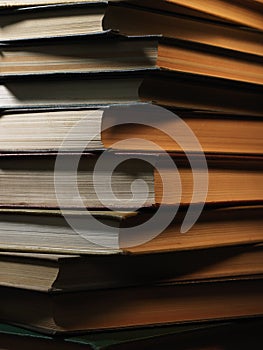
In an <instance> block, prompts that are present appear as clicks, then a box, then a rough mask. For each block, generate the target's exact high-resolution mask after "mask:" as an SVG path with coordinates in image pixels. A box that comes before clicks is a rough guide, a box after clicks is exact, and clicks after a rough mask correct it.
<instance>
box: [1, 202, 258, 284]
mask: <svg viewBox="0 0 263 350" xmlns="http://www.w3.org/2000/svg"><path fill="white" fill-rule="evenodd" d="M261 213H262V206H254V207H253V206H250V207H246V206H245V207H229V208H227V207H226V208H206V210H203V212H202V214H201V215H200V217H199V218H198V220H197V222H196V223H195V224H194V225H193V226H192V227H191V228H190V230H189V231H188V232H186V233H182V232H181V227H182V223H183V220H184V218H185V214H186V212H185V210H182V211H181V212H180V211H179V213H178V214H177V215H176V216H175V218H174V219H173V220H172V221H171V222H170V223H169V222H167V220H168V219H167V215H166V213H165V212H164V213H163V214H160V215H159V216H157V218H158V225H159V224H163V225H164V227H163V228H161V229H160V228H158V227H157V228H158V231H155V232H154V233H153V228H152V227H150V228H149V222H148V221H149V220H150V219H151V217H152V216H153V215H154V212H150V213H149V212H146V213H145V212H144V213H143V212H142V213H141V212H139V213H138V212H112V211H97V212H96V211H90V212H89V213H88V214H87V213H86V212H83V211H79V212H76V211H65V210H64V211H63V214H64V216H63V215H62V213H61V212H60V211H51V210H32V209H23V210H21V209H14V208H13V209H1V221H0V238H1V239H0V249H1V251H2V252H8V251H9V252H24V253H25V252H28V253H29V252H30V253H32V252H34V253H49V254H58V253H60V254H67V255H68V254H71V255H72V254H73V255H76V254H93V255H99V256H98V258H101V260H98V258H96V257H94V258H91V259H93V261H96V260H98V261H101V262H102V261H103V260H104V259H106V260H107V259H108V260H111V259H112V260H114V259H116V260H119V259H122V257H121V256H120V257H106V255H113V256H116V254H117V255H118V254H120V255H123V254H124V255H141V254H148V257H147V259H148V258H149V259H151V258H150V256H149V254H150V253H152V254H153V253H173V252H177V253H178V252H179V251H182V253H181V254H182V256H183V254H184V253H185V251H186V250H191V251H192V253H193V250H194V249H196V250H198V249H207V248H220V247H226V246H234V245H236V246H237V245H247V244H260V243H262V241H263V232H262V215H261ZM174 215H175V214H174ZM97 221H99V223H101V224H102V225H103V226H102V227H101V225H100V226H99V229H98V223H97ZM147 222H148V226H147V225H144V226H142V227H141V226H140V225H141V224H143V223H146V224H147ZM156 226H157V225H156ZM112 228H114V229H112ZM127 228H134V230H133V232H132V234H131V233H130V231H127ZM233 252H234V250H233ZM194 254H195V253H193V256H194ZM200 254H202V253H200ZM102 255H104V256H105V257H104V258H102ZM200 256H201V255H200ZM167 257H168V255H167ZM178 257H179V255H178ZM207 258H208V256H207ZM128 259H130V258H127V259H126V260H127V261H128ZM132 259H133V258H132V257H131V261H133V260H132ZM135 259H138V261H139V260H140V259H144V258H143V257H138V258H135ZM145 259H146V258H145ZM160 259H161V258H160ZM164 259H165V258H164ZM151 260H152V259H151ZM151 260H145V264H146V265H145V266H148V265H147V261H151ZM157 261H159V259H158V260H157ZM200 263H201V259H200ZM153 264H155V263H153ZM256 265H257V264H256V262H255V271H256ZM103 266H104V267H105V265H103ZM107 266H108V265H107ZM186 266H187V265H185V268H186V270H187V267H186ZM104 267H103V269H104ZM258 267H259V270H258V271H260V265H258ZM175 268H176V267H175ZM178 268H179V269H183V267H182V266H178ZM232 268H233V269H234V266H233V267H232ZM247 268H248V269H249V265H248V266H247ZM140 270H141V271H143V270H142V268H140ZM107 271H108V270H107ZM167 271H169V270H167ZM50 272H51V271H50ZM101 273H103V272H101ZM185 273H186V274H187V272H186V271H185ZM190 275H191V272H189V273H188V277H189V279H190ZM193 275H194V273H193ZM208 275H209V272H208ZM96 276H97V274H96ZM126 277H127V278H129V276H126ZM203 277H204V278H205V276H204V275H203ZM123 278H124V276H123ZM97 282H98V281H97ZM40 283H41V281H40ZM43 283H45V282H44V281H43Z"/></svg>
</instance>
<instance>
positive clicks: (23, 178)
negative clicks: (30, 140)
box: [0, 151, 263, 209]
mask: <svg viewBox="0 0 263 350" xmlns="http://www.w3.org/2000/svg"><path fill="white" fill-rule="evenodd" d="M99 156H100V154H96V153H86V154H83V156H82V157H80V154H78V153H76V154H68V153H61V154H60V155H59V156H58V158H57V155H56V154H55V153H54V154H32V155H29V156H27V155H12V154H11V155H2V156H1V159H0V161H1V173H0V180H1V188H0V200H1V207H9V206H13V207H15V206H17V207H36V208H37V207H42V208H58V207H60V206H63V207H65V208H74V207H80V206H81V207H82V206H84V207H89V208H105V207H108V208H111V209H114V208H115V209H116V208H131V209H132V208H136V209H137V208H138V207H143V206H144V207H152V206H159V205H160V204H162V205H179V204H185V205H188V204H190V203H192V204H197V203H199V202H200V201H201V198H202V200H204V201H205V203H207V204H208V203H211V204H212V203H217V204H219V203H226V204H235V203H241V204H242V203H243V204H244V203H248V202H252V203H261V201H262V198H263V186H262V156H247V157H243V156H227V155H225V156H224V155H223V156H222V155H207V164H208V172H209V176H205V169H204V164H203V162H202V159H203V158H200V155H199V154H197V155H193V158H192V164H191V166H192V167H191V166H190V165H189V162H188V160H187V159H186V157H185V156H184V155H183V154H171V157H170V156H167V155H165V154H163V153H158V152H154V153H153V154H148V153H144V154H140V153H128V154H127V153H124V152H113V151H108V152H106V151H105V152H104V153H103V161H102V158H101V159H100V165H98V164H97V161H98V159H99ZM140 158H141V159H140ZM102 163H103V164H102ZM76 164H77V165H76ZM114 164H115V165H114ZM76 167H77V168H76ZM111 172H112V174H111ZM198 176H199V179H200V180H202V181H203V182H202V184H200V181H199V186H202V188H200V189H199V188H198V190H199V191H200V192H201V193H202V195H203V196H204V195H206V198H205V199H203V197H201V196H200V195H198V193H197V192H195V191H196V189H195V188H194V186H195V185H196V183H195V182H194V181H197V180H196V178H195V177H198ZM135 180H137V181H135ZM138 180H140V181H138ZM142 180H143V181H142ZM134 181H135V182H137V183H136V186H134V188H132V187H131V185H132V183H133V182H134ZM163 183H164V184H163ZM109 184H110V186H109ZM145 184H147V186H145ZM218 184H220V186H218ZM168 188H169V191H168ZM180 188H182V190H180ZM206 188H207V193H206ZM74 191H77V192H76V193H75V192H74ZM194 194H195V195H194ZM78 196H80V197H78ZM80 203H81V204H80Z"/></svg>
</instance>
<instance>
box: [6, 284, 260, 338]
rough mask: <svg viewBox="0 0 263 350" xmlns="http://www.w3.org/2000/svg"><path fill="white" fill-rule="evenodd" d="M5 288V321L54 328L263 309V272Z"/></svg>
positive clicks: (216, 316) (227, 315)
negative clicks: (106, 285) (101, 285)
mask: <svg viewBox="0 0 263 350" xmlns="http://www.w3.org/2000/svg"><path fill="white" fill-rule="evenodd" d="M0 291H1V300H0V307H1V316H0V317H1V320H2V322H8V323H13V324H18V325H23V326H27V327H31V328H34V329H39V330H41V331H43V332H45V331H46V332H51V333H52V332H53V333H54V332H57V333H70V332H77V331H92V330H103V329H115V328H122V327H123V328H124V327H134V326H147V325H161V324H169V323H183V322H193V321H208V320H210V321H212V320H227V319H233V318H241V317H258V316H262V314H263V302H262V301H263V279H262V278H259V277H258V278H256V279H254V278H243V279H222V280H215V281H209V282H194V283H189V282H188V283H187V282H185V283H179V282H178V283H173V284H156V285H152V286H145V287H129V288H119V289H102V290H95V291H83V292H72V293H71V292H69V293H45V292H35V291H29V290H24V289H16V288H6V287H1V290H0Z"/></svg>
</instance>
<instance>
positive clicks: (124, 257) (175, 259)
mask: <svg viewBox="0 0 263 350" xmlns="http://www.w3.org/2000/svg"><path fill="white" fill-rule="evenodd" d="M215 224H216V222H215ZM76 271H77V273H76ZM127 271H129V273H128V274H127ZM262 274H263V245H262V244H255V245H251V244H248V245H239V246H225V247H219V248H207V249H196V250H195V249H190V250H186V251H179V250H177V251H176V249H175V251H174V252H172V251H171V252H166V253H154V252H151V254H146V253H144V254H136V252H135V253H133V252H127V253H123V254H121V253H116V254H97V255H96V254H93V255H91V254H90V255H82V256H80V255H65V254H64V255H63V254H48V253H46V254H41V253H22V252H20V253H19V252H0V285H1V286H6V287H15V288H24V289H31V290H36V291H46V292H51V291H54V292H55V291H74V290H75V291H76V290H89V289H101V288H116V287H124V286H134V285H145V284H152V283H157V282H158V283H160V282H165V281H166V282H168V281H170V282H171V281H174V282H176V281H177V282H179V281H196V280H209V279H212V278H219V277H237V276H249V275H253V276H257V275H262Z"/></svg>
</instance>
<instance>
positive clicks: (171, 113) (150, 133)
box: [0, 104, 263, 155]
mask: <svg viewBox="0 0 263 350" xmlns="http://www.w3.org/2000/svg"><path fill="white" fill-rule="evenodd" d="M155 107H156V106H155ZM140 111H141V112H143V111H144V112H145V124H147V123H148V122H149V123H154V120H155V119H156V120H157V119H158V120H157V122H156V123H154V125H155V127H152V126H149V125H144V124H138V120H137V119H136V113H139V112H140ZM149 111H151V117H150V119H149ZM153 111H155V114H156V116H157V113H159V114H158V118H155V119H154V117H153ZM131 113H132V120H127V115H130V114H131ZM0 115H1V118H0V151H1V152H2V153H6V152H9V153H12V152H15V153H17V152H48V151H51V152H58V151H80V150H82V148H83V144H84V143H85V145H86V146H85V150H86V151H90V150H99V149H109V148H113V149H119V150H129V151H132V150H138V151H139V150H144V151H146V150H147V151H154V149H155V148H154V144H151V143H147V144H146V143H145V140H147V141H151V142H154V143H155V144H157V145H158V146H159V147H161V148H162V149H164V150H166V151H180V150H181V148H180V146H179V145H178V143H177V142H176V140H174V139H172V138H171V137H170V136H168V135H167V134H166V133H165V132H164V130H176V128H177V127H178V125H181V124H180V123H182V122H185V123H186V125H187V126H188V127H189V128H190V129H191V130H192V131H193V133H194V134H195V136H196V137H197V139H198V141H199V143H200V145H201V147H202V149H203V151H204V152H205V153H209V152H213V153H224V154H242V155H249V154H250V155H252V154H254V155H255V154H258V155H261V154H262V151H263V138H262V134H263V123H262V120H261V118H259V117H255V118H253V117H249V116H238V115H236V116H233V115H227V114H219V113H212V112H205V111H195V110H165V109H164V108H162V109H161V108H159V109H158V108H157V107H156V110H154V107H152V106H150V105H149V104H131V105H129V104H128V105H122V106H119V107H117V106H116V105H115V106H110V105H109V106H105V107H99V106H98V107H93V108H92V107H90V108H86V109H66V110H61V109H60V110H59V109H58V110H53V111H52V110H41V109H40V110H36V109H30V110H28V111H20V112H19V111H13V112H12V111H9V112H5V113H4V112H2V113H1V114H0ZM178 118H180V119H181V121H179V120H178ZM132 121H134V123H132ZM140 121H143V118H140ZM77 125H79V126H80V127H79V128H78V127H77ZM69 133H71V137H70V143H63V141H64V140H65V139H68V135H69ZM124 140H125V142H122V143H121V145H120V144H119V143H118V142H121V141H124ZM69 146H70V147H69ZM189 147H190V146H189ZM191 150H192V151H193V152H194V151H196V146H195V145H194V144H193V145H192V149H191Z"/></svg>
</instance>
